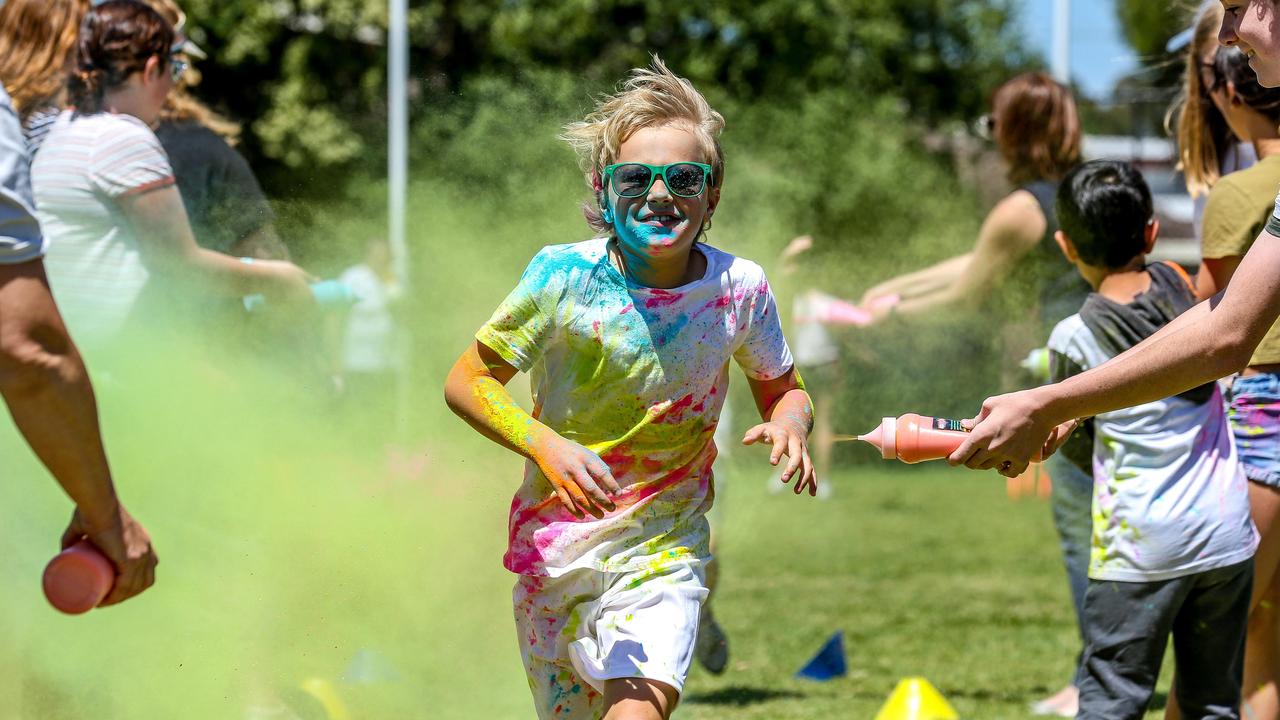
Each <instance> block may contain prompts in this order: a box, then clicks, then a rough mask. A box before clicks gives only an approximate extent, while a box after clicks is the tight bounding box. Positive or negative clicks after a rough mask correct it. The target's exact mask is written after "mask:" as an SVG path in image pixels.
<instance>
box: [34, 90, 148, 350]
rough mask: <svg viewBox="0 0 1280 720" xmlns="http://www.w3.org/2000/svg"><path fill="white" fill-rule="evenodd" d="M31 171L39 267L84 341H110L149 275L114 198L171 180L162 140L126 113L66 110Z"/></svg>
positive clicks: (73, 330)
mask: <svg viewBox="0 0 1280 720" xmlns="http://www.w3.org/2000/svg"><path fill="white" fill-rule="evenodd" d="M31 176H32V186H33V187H34V190H35V198H36V207H37V208H38V210H37V214H38V217H39V218H40V224H41V226H42V227H43V228H44V233H45V237H46V238H47V239H48V249H47V250H46V256H45V268H46V270H47V271H48V273H49V282H50V284H51V285H52V287H53V293H54V297H55V298H56V299H57V301H58V306H59V307H60V308H61V309H62V313H63V316H64V318H65V319H66V322H67V326H68V327H69V328H70V330H71V333H72V335H73V336H74V337H75V338H76V341H77V343H80V344H82V345H88V346H93V345H101V344H103V343H105V342H107V341H110V340H111V339H112V338H113V337H115V336H116V335H117V334H118V333H119V330H120V328H121V327H122V326H123V325H124V322H125V320H126V319H127V318H128V317H129V314H130V312H131V311H132V309H133V306H134V303H135V302H136V301H137V299H138V296H139V294H140V293H141V292H142V288H143V286H145V285H146V283H147V278H148V273H147V269H146V267H145V266H144V264H143V262H142V257H141V253H140V252H139V248H138V241H137V238H136V237H135V236H134V233H133V230H132V228H131V227H130V225H129V222H128V220H127V219H126V218H125V217H124V215H123V213H122V212H121V209H120V204H119V201H120V200H121V199H123V198H125V197H128V196H130V195H136V194H138V193H143V192H147V191H148V190H153V189H156V188H160V187H165V186H168V185H172V184H173V183H174V177H173V171H172V169H171V168H170V166H169V160H168V158H167V157H166V156H165V153H164V150H163V149H162V148H161V147H160V141H159V140H157V139H156V136H155V133H153V132H151V130H150V129H149V128H148V127H147V126H146V124H145V123H143V122H142V121H141V120H139V119H138V118H136V117H133V116H132V115H125V114H113V113H105V112H104V113H97V114H94V115H78V114H75V113H74V112H72V111H67V112H64V113H62V115H61V116H59V117H58V120H57V122H56V123H54V125H53V128H52V129H50V130H49V134H48V136H47V137H46V139H45V142H44V145H43V148H42V149H41V151H40V152H39V154H37V155H36V159H35V163H34V164H33V165H32V169H31Z"/></svg>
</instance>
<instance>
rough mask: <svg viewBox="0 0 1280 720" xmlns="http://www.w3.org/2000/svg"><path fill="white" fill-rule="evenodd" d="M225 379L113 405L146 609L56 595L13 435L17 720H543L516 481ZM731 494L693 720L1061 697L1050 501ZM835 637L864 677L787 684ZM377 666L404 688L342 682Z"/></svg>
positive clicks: (885, 491)
mask: <svg viewBox="0 0 1280 720" xmlns="http://www.w3.org/2000/svg"><path fill="white" fill-rule="evenodd" d="M224 383H225V379H219V378H218V377H205V378H203V382H201V383H194V384H191V383H186V382H185V381H184V383H183V384H184V386H185V387H184V388H183V389H181V390H178V389H177V388H172V389H173V390H174V393H173V394H172V397H173V398H175V399H176V401H174V402H167V403H166V402H160V401H159V400H158V399H157V398H159V397H160V396H161V395H157V396H155V397H152V398H151V400H149V401H147V402H146V403H145V408H144V407H140V406H139V404H138V403H137V402H130V401H129V400H128V399H126V398H120V397H114V396H113V394H112V392H110V391H108V392H107V393H106V397H105V398H104V405H106V407H107V408H108V409H107V410H106V411H105V412H104V414H105V416H106V419H107V424H108V441H109V442H111V444H112V450H113V458H114V460H115V465H116V472H117V475H118V477H119V483H120V485H121V487H122V491H123V493H124V497H125V498H126V500H127V501H128V503H129V504H130V506H131V507H132V509H133V510H134V511H135V513H136V514H137V515H138V516H139V517H140V518H142V519H143V520H144V521H145V522H146V523H147V525H148V527H149V528H150V530H151V532H152V533H153V536H154V538H155V542H156V546H157V548H158V549H159V552H160V554H161V557H162V564H161V566H160V568H159V584H158V585H157V587H156V588H155V589H154V590H152V591H151V592H149V593H148V594H147V595H145V596H143V597H141V598H139V599H137V600H135V601H133V602H130V603H127V604H125V605H123V606H121V607H118V608H112V609H109V610H101V611H94V612H92V613H90V614H89V615H86V616H83V617H74V618H71V617H62V616H58V615H57V614H55V613H54V612H53V611H52V610H50V609H49V608H48V607H47V606H45V605H44V603H43V599H42V598H41V596H40V593H39V584H38V582H39V573H40V569H41V567H42V565H43V563H44V562H45V561H46V560H47V558H48V557H49V556H50V555H51V554H52V552H53V550H54V545H55V543H56V541H57V537H58V533H59V532H60V530H61V528H62V524H63V522H64V521H65V515H66V513H67V512H68V505H67V503H66V502H65V500H64V499H63V498H62V497H61V496H60V495H59V494H58V492H57V490H56V488H55V487H54V485H53V484H52V483H51V482H49V481H48V480H47V478H46V477H45V476H44V475H43V472H42V471H41V470H40V469H39V468H38V466H36V465H35V464H34V462H33V461H32V460H31V458H30V457H29V455H28V454H27V453H26V452H25V450H23V449H22V448H21V446H19V445H18V444H17V443H16V440H15V438H14V437H13V434H12V432H11V431H10V430H8V429H5V430H4V431H3V432H0V457H3V458H4V466H5V482H4V483H3V484H0V503H3V506H4V507H5V508H6V513H5V517H6V522H5V523H4V524H3V526H0V542H2V543H3V545H4V547H5V552H4V553H3V554H0V572H3V573H4V576H5V577H7V578H9V583H8V585H7V588H8V589H7V591H6V592H5V593H3V594H0V635H3V636H4V637H5V638H6V641H5V643H3V646H0V666H2V667H4V668H5V672H4V673H2V674H0V700H2V702H0V718H3V719H4V720H9V719H10V718H20V719H22V720H60V719H62V718H68V719H70V718H85V717H93V718H96V719H99V720H114V719H116V718H120V719H125V718H128V719H130V720H137V719H139V718H142V719H149V718H165V719H167V718H191V719H198V718H219V719H226V718H235V719H239V718H248V717H251V716H250V715H247V714H246V708H247V707H248V706H249V705H252V704H254V703H259V704H262V703H264V702H266V704H270V703H271V702H274V701H276V700H279V701H284V702H287V703H290V704H292V706H293V707H294V708H295V709H296V711H297V715H298V717H301V718H307V717H320V716H318V715H314V714H311V715H308V713H309V712H311V710H309V709H308V708H309V707H310V708H311V709H312V710H313V709H314V705H315V703H314V701H312V700H310V699H309V698H308V697H307V696H305V695H304V694H303V693H301V692H300V691H299V690H298V687H299V685H300V684H301V683H302V682H304V681H305V680H307V679H308V678H322V679H325V680H327V681H328V682H330V683H331V684H332V686H333V687H334V688H335V690H336V691H337V692H338V693H339V694H340V695H341V696H342V698H343V700H344V702H345V703H346V704H347V706H348V707H349V709H350V711H351V717H352V718H356V719H361V718H462V719H470V718H527V717H530V716H531V712H530V706H529V701H528V698H527V690H526V688H525V682H524V677H523V672H522V671H521V669H520V666H519V660H518V656H517V653H516V651H515V643H514V639H513V636H512V621H511V616H510V601H509V594H508V593H509V588H510V584H511V579H510V577H509V576H508V575H507V574H506V572H505V571H504V570H502V569H501V567H500V564H499V559H500V555H501V552H502V549H503V544H504V541H505V514H506V507H507V504H508V502H509V495H510V492H511V490H512V488H513V487H514V483H515V482H516V477H517V472H518V463H517V461H516V460H515V459H514V458H513V457H507V456H505V455H504V454H503V453H501V452H498V451H495V450H494V449H493V448H492V447H491V446H490V445H489V444H488V443H487V441H484V440H482V439H481V438H479V437H478V436H474V437H473V435H472V434H471V433H469V432H468V431H466V430H465V429H464V428H462V427H461V425H460V424H459V423H457V421H455V420H452V419H451V418H449V417H448V416H447V415H446V414H445V413H444V412H439V413H438V414H435V413H433V418H432V420H431V422H430V423H429V424H428V426H429V427H430V428H433V430H432V431H430V432H427V433H425V434H424V435H423V436H422V437H421V439H420V441H419V442H417V443H415V444H414V445H413V446H412V447H413V450H414V452H413V453H412V455H414V456H416V457H419V458H421V459H422V461H421V464H420V465H419V466H416V467H415V466H414V463H413V462H407V463H404V462H402V463H400V464H399V466H398V469H396V468H389V467H388V464H387V462H386V461H385V458H384V457H383V455H382V453H383V451H382V449H381V448H374V449H365V450H362V449H360V448H359V447H358V445H359V444H358V443H356V442H354V440H355V438H353V437H351V436H350V432H349V430H346V429H343V428H347V427H349V426H348V425H346V424H343V425H339V424H330V423H329V422H328V421H327V420H326V417H327V416H328V415H329V414H328V413H326V412H316V411H315V410H314V409H312V410H311V411H307V412H303V411H299V412H296V413H288V412H283V411H277V412H276V414H275V415H273V416H272V417H271V419H270V422H267V419H266V418H265V417H264V416H263V415H262V411H261V408H262V407H263V406H264V405H266V404H275V403H270V402H264V398H263V397H262V396H261V395H259V394H256V393H247V394H244V393H238V392H233V391H230V390H231V386H228V385H225V384H224ZM267 400H270V399H269V398H268V399H267ZM191 408H204V411H192V410H191ZM237 408H238V409H239V410H240V411H241V412H237ZM725 476H726V477H725V478H724V480H723V482H722V492H721V493H720V494H719V497H718V502H720V503H722V506H721V511H722V512H721V514H720V532H721V538H720V541H721V551H720V557H721V559H722V561H723V571H722V573H723V574H722V586H721V588H720V590H719V595H718V596H717V598H716V607H717V612H718V614H719V617H720V620H721V622H722V624H723V625H724V626H725V628H726V629H727V631H728V632H729V633H730V636H731V642H732V661H731V665H730V668H729V671H728V672H726V673H725V674H724V675H723V676H721V677H711V676H709V675H707V674H705V673H703V672H701V670H695V671H694V673H693V675H692V677H691V678H690V680H689V684H688V687H687V694H686V698H685V702H684V704H683V706H682V708H681V709H680V711H679V712H678V713H677V716H678V717H685V718H689V719H690V720H696V719H707V718H735V719H738V718H746V719H749V718H770V719H774V718H778V719H781V718H819V717H842V718H870V717H872V716H873V715H874V714H875V711H876V709H877V708H878V707H879V706H880V704H881V703H882V702H883V700H884V698H885V696H886V695H887V694H888V693H889V691H890V690H891V689H892V687H893V685H894V684H895V682H896V681H897V680H898V679H899V678H902V677H905V676H911V675H922V676H925V677H927V678H928V679H930V680H931V681H932V682H933V683H934V684H935V685H936V686H937V687H938V688H939V689H940V690H941V691H942V692H943V694H944V695H945V696H946V697H947V698H948V699H949V700H950V701H951V702H952V704H953V705H954V706H955V707H956V709H957V710H958V711H959V713H960V714H961V716H963V717H965V718H983V719H997V718H1021V717H1026V716H1027V713H1026V711H1025V708H1026V705H1027V703H1028V702H1029V701H1030V700H1032V699H1034V698H1036V697H1039V696H1041V695H1043V694H1045V693H1047V692H1049V691H1051V690H1054V689H1057V687H1059V686H1060V685H1061V684H1062V681H1063V680H1064V679H1065V678H1066V677H1067V675H1068V673H1069V670H1070V664H1071V655H1072V653H1073V652H1074V646H1073V642H1072V634H1073V631H1072V628H1071V625H1070V622H1069V615H1068V612H1069V611H1068V608H1067V600H1066V590H1065V582H1064V580H1063V578H1062V574H1061V570H1060V569H1059V565H1058V558H1057V555H1056V550H1055V541H1054V537H1053V532H1052V528H1051V526H1050V521H1049V513H1048V508H1047V507H1046V504H1045V503H1044V502H1043V501H1037V500H1027V501H1020V502H1010V501H1009V500H1008V499H1007V498H1006V497H1005V493H1004V488H1003V483H1002V481H1001V480H1000V479H999V478H997V477H995V476H994V475H979V474H971V473H968V472H965V471H953V470H950V469H947V468H942V467H936V466H935V467H915V468H902V467H892V468H891V467H888V466H880V465H874V466H867V467H865V468H862V469H849V470H845V471H840V472H837V473H836V474H835V477H834V478H833V483H834V486H835V492H834V496H833V497H832V498H831V499H829V500H826V501H817V500H813V499H810V498H797V497H795V496H793V495H792V494H790V493H789V492H787V493H779V494H770V493H769V492H767V490H766V485H767V480H766V478H767V476H768V473H767V467H766V466H765V464H764V460H763V453H753V452H749V451H741V452H738V453H736V454H735V456H734V458H733V459H732V462H731V463H730V464H729V465H728V466H727V467H726V472H725ZM838 629H839V630H843V631H844V632H845V637H846V643H847V648H848V661H849V667H850V672H849V675H848V676H847V677H844V678H841V679H838V680H835V681H831V682H827V683H813V682H807V681H801V680H795V679H792V674H793V673H794V672H795V671H796V669H798V668H799V667H800V665H801V664H802V663H803V662H804V660H805V659H806V658H807V657H808V656H809V655H810V654H811V653H812V652H814V651H815V650H816V649H817V648H818V647H819V646H820V645H821V644H822V642H823V641H824V640H825V639H826V638H827V637H828V636H829V635H830V634H831V633H832V632H833V631H835V630H838ZM361 650H373V651H375V652H376V653H377V654H378V655H380V656H381V658H383V659H384V660H385V662H386V663H388V664H390V665H391V666H393V667H394V674H395V675H396V676H398V677H396V678H390V679H384V680H382V681H379V682H375V683H373V684H365V685H352V684H347V683H343V682H342V680H341V676H342V675H343V672H344V669H345V668H346V667H347V666H348V664H349V663H350V662H351V660H352V658H353V657H354V656H355V655H356V654H357V653H359V652H360V651H361ZM1154 716H1155V715H1153V717H1154ZM281 717H286V716H281Z"/></svg>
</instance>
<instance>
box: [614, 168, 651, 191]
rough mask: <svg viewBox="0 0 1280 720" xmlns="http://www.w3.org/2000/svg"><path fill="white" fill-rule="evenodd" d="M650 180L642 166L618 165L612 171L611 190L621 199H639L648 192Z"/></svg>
mask: <svg viewBox="0 0 1280 720" xmlns="http://www.w3.org/2000/svg"><path fill="white" fill-rule="evenodd" d="M652 178H653V173H651V172H649V168H647V167H645V166H643V165H620V166H618V168H617V169H616V170H614V171H613V190H614V192H616V193H618V194H619V195H621V196H622V197H640V196H641V195H644V194H645V193H646V192H648V190H649V185H650V181H651V180H652Z"/></svg>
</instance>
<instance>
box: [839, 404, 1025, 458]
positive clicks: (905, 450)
mask: <svg viewBox="0 0 1280 720" xmlns="http://www.w3.org/2000/svg"><path fill="white" fill-rule="evenodd" d="M968 434H969V431H968V430H965V429H964V426H963V425H961V424H960V421H959V420H948V419H946V418H935V417H925V416H924V415H917V414H915V413H907V414H906V415H901V416H899V417H896V418H891V417H887V418H885V419H884V420H881V421H880V427H878V428H876V429H875V430H872V431H871V432H869V433H867V434H866V435H859V436H858V438H857V439H859V440H861V441H863V442H865V443H869V444H871V445H874V446H876V447H877V448H879V449H880V457H882V458H884V459H885V460H893V459H894V458H897V459H898V460H901V461H902V462H904V463H918V462H924V461H925V460H940V459H942V458H944V457H947V456H948V455H950V454H951V453H953V452H955V451H956V448H958V447H960V445H961V444H962V443H963V442H964V439H965V437H967V436H968ZM1031 459H1032V460H1033V461H1034V462H1040V460H1041V457H1040V453H1039V452H1036V454H1035V455H1033V456H1032V458H1031Z"/></svg>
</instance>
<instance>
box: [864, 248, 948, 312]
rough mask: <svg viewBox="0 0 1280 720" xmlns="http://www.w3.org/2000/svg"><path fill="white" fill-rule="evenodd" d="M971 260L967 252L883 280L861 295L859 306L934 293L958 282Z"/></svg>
mask: <svg viewBox="0 0 1280 720" xmlns="http://www.w3.org/2000/svg"><path fill="white" fill-rule="evenodd" d="M972 260H973V253H972V252H967V253H964V254H963V255H956V256H955V257H950V258H947V259H946V260H943V261H942V262H939V263H935V264H933V265H930V266H929V267H927V268H924V269H923V270H916V271H915V272H910V273H906V274H904V275H899V276H898V277H895V278H891V279H889V280H885V281H884V282H882V283H880V284H878V285H876V286H874V287H872V288H871V289H870V290H868V291H866V292H865V293H863V295H862V301H861V302H860V304H861V305H862V306H863V307H868V306H870V305H872V304H874V302H875V301H876V300H877V299H879V298H885V297H890V296H893V295H897V296H898V297H899V298H901V299H909V298H914V297H919V296H921V295H926V294H928V293H932V292H936V291H938V290H941V289H943V288H945V287H947V286H948V285H951V284H952V283H954V282H955V281H956V280H958V279H959V278H960V276H961V275H962V274H963V273H964V271H965V268H967V267H968V266H969V263H970V262H971V261H972Z"/></svg>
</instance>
